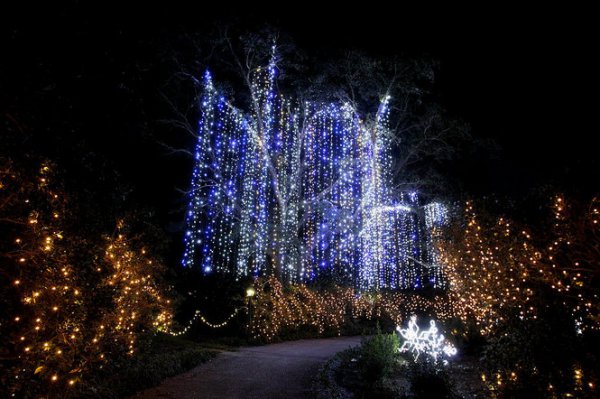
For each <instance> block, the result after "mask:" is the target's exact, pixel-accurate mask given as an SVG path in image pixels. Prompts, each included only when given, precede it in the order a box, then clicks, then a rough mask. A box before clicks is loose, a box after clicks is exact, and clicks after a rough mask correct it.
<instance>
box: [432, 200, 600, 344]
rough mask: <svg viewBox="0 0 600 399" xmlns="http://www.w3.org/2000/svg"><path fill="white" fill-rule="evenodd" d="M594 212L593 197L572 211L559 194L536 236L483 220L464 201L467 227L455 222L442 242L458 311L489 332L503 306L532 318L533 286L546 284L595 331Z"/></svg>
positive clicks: (580, 321)
mask: <svg viewBox="0 0 600 399" xmlns="http://www.w3.org/2000/svg"><path fill="white" fill-rule="evenodd" d="M599 212H600V210H599V208H598V201H597V199H593V200H592V201H591V202H590V204H589V205H588V206H587V207H586V206H579V207H577V208H576V209H575V210H574V209H572V207H571V206H570V205H568V204H567V203H566V201H565V199H564V198H563V197H562V196H556V197H555V198H554V200H553V204H552V222H551V223H550V224H549V226H548V227H547V228H546V229H544V231H543V232H538V233H537V234H534V233H533V232H532V231H531V230H530V229H529V228H525V227H517V225H516V223H515V222H512V221H509V220H507V219H506V218H497V219H496V220H489V221H486V222H485V223H482V222H481V220H480V217H478V215H477V213H476V212H475V210H474V205H473V204H472V203H471V202H468V203H467V205H466V208H465V214H464V223H465V225H466V226H465V227H464V228H461V227H460V226H459V225H458V224H457V225H455V228H456V230H455V231H454V234H453V235H452V237H453V238H452V239H451V240H446V241H441V245H440V259H441V261H442V262H443V263H444V265H445V273H446V274H447V277H448V281H449V290H450V295H451V297H452V301H453V303H454V306H455V308H456V312H457V315H459V316H460V317H461V318H462V319H463V320H467V319H470V318H472V319H474V320H476V322H477V324H478V325H479V326H480V328H481V331H482V332H483V333H488V332H490V331H491V330H493V328H494V326H495V325H497V324H498V323H499V322H501V321H502V319H503V316H502V312H501V310H503V309H516V310H517V311H518V314H519V315H520V316H521V317H523V318H528V317H533V318H535V317H537V316H536V315H537V309H536V306H538V305H536V303H538V302H539V301H537V300H536V297H537V296H538V292H537V291H539V290H546V289H547V290H553V291H554V292H555V293H556V295H558V297H559V298H561V301H562V304H563V305H564V306H567V307H568V308H569V309H570V311H571V314H572V316H573V320H574V323H575V324H576V325H577V326H578V329H580V330H585V329H586V328H593V329H597V328H598V306H597V305H596V304H597V303H598V302H597V301H598V295H599V293H598V283H597V281H598V270H599V268H598V264H599V263H598V252H597V248H598V243H599V237H600V235H599V233H598V223H599V222H598V220H599V218H598V214H599Z"/></svg>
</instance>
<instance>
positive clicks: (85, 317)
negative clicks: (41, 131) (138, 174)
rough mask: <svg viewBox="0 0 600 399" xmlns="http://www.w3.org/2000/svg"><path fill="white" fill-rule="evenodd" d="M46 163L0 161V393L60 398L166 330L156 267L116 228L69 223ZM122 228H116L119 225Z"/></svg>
mask: <svg viewBox="0 0 600 399" xmlns="http://www.w3.org/2000/svg"><path fill="white" fill-rule="evenodd" d="M54 170H55V167H54V166H53V165H51V164H49V163H43V164H42V165H41V166H40V167H39V169H38V170H27V169H26V168H19V167H18V166H17V165H16V164H15V163H13V162H12V161H11V160H8V159H0V231H1V234H2V240H1V242H0V257H1V258H2V268H1V269H0V273H1V274H2V277H3V278H2V282H1V283H0V293H1V298H2V307H1V311H0V318H1V319H0V333H1V335H2V337H3V342H2V362H1V363H0V370H1V371H2V372H1V373H0V375H1V376H2V377H1V379H2V381H1V382H2V388H0V389H2V390H6V391H7V395H8V394H15V395H16V396H20V397H33V396H37V394H38V393H40V392H45V393H47V394H48V395H50V396H58V395H63V396H68V394H69V392H72V391H73V389H75V388H76V387H77V386H78V385H79V383H80V382H81V381H82V379H84V378H85V376H86V375H88V374H89V373H90V372H91V371H92V370H94V369H95V368H97V367H103V365H105V364H107V363H108V362H109V361H114V360H116V359H119V358H121V357H123V356H125V355H126V354H130V355H131V354H133V353H134V350H135V347H136V339H137V336H138V335H139V334H141V333H144V332H147V331H155V330H160V329H167V328H168V326H169V324H170V313H171V311H170V307H171V305H170V301H169V300H168V299H167V297H166V293H165V292H164V291H165V290H164V287H163V286H162V284H161V283H160V281H161V278H160V275H161V274H162V273H163V268H162V266H160V263H159V262H157V261H155V260H153V259H152V258H151V257H150V256H149V255H147V254H146V252H145V250H144V249H143V248H142V247H141V245H140V244H139V240H138V239H127V237H126V236H125V234H124V233H125V232H124V229H119V230H123V231H119V232H118V233H117V234H116V235H115V237H105V238H102V237H99V236H95V235H94V234H91V233H87V234H86V230H85V228H82V227H81V226H80V225H79V224H80V223H78V222H79V221H75V220H73V219H72V214H71V213H70V209H71V208H72V205H71V204H70V202H69V196H68V195H67V194H66V193H65V192H64V190H63V189H62V188H61V186H60V184H59V179H58V178H56V177H55V172H54ZM119 227H122V226H119Z"/></svg>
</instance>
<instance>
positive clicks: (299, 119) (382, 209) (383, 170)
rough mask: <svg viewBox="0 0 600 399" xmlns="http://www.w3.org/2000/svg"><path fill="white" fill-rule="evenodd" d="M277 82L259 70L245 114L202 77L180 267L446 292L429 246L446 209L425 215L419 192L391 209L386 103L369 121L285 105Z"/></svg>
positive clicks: (351, 113) (342, 110) (331, 108)
mask: <svg viewBox="0 0 600 399" xmlns="http://www.w3.org/2000/svg"><path fill="white" fill-rule="evenodd" d="M276 74H277V69H276V67H275V65H274V64H270V65H269V66H268V67H266V68H259V69H257V70H256V71H254V73H253V76H252V85H251V87H250V89H251V90H250V91H251V99H250V101H249V103H250V105H249V108H248V109H249V110H248V111H244V110H241V109H239V108H236V107H234V106H233V105H232V104H231V103H230V102H228V101H227V99H226V98H224V97H223V96H222V95H221V94H220V93H219V91H218V90H217V89H216V88H215V86H214V84H213V81H212V77H211V75H210V73H206V75H205V78H204V83H203V85H204V91H203V95H202V98H201V100H200V111H201V112H200V120H199V123H198V141H197V144H196V148H195V152H194V156H195V165H194V169H193V173H192V183H191V190H190V192H189V205H188V211H187V214H186V231H185V239H184V240H185V251H184V255H183V259H182V263H183V265H184V266H185V267H200V268H202V270H203V271H204V273H214V272H218V273H232V274H234V275H235V276H236V277H237V278H241V277H243V276H247V275H253V276H265V275H275V276H277V277H278V278H279V279H280V280H281V281H282V282H290V283H297V282H310V281H314V280H316V279H323V280H324V279H333V281H334V282H336V283H345V284H352V285H354V286H355V287H357V288H358V289H360V290H372V289H384V288H391V289H414V288H420V287H422V286H425V285H429V286H434V287H441V286H442V284H443V281H442V280H443V276H442V272H441V268H440V267H439V266H438V265H437V263H436V262H435V261H436V258H435V253H434V252H435V251H433V250H432V248H431V247H432V243H433V239H432V237H433V236H432V234H434V233H435V229H434V227H435V226H439V223H441V222H440V221H439V220H438V219H439V218H440V216H439V215H441V214H442V213H443V211H442V210H440V209H442V208H443V207H441V206H439V207H441V208H439V209H438V208H435V209H437V212H438V213H435V212H434V211H433V210H432V211H426V212H425V214H426V215H427V218H424V217H421V216H420V215H422V214H423V208H422V207H420V204H419V199H418V198H417V196H416V194H402V195H401V196H400V198H395V202H394V198H392V194H391V190H390V188H389V183H390V181H391V173H390V170H391V162H392V159H391V143H390V132H389V128H388V123H389V121H388V116H389V108H388V102H389V97H386V98H384V99H383V100H382V101H381V104H380V106H379V110H378V112H377V114H376V115H375V116H374V118H372V119H369V120H365V119H364V118H361V116H360V115H359V114H358V113H357V112H356V110H355V109H354V108H353V107H352V106H351V105H350V104H348V103H318V102H304V103H302V102H299V101H294V100H293V99H288V98H286V97H284V96H283V95H281V94H280V93H278V91H277V89H276ZM425 209H428V208H425ZM431 209H433V208H431Z"/></svg>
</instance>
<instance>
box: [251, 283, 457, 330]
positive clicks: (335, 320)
mask: <svg viewBox="0 0 600 399" xmlns="http://www.w3.org/2000/svg"><path fill="white" fill-rule="evenodd" d="M255 290H256V295H255V297H254V298H255V299H254V301H253V302H252V306H251V307H250V309H249V311H250V322H249V326H248V327H249V331H250V332H251V334H252V337H253V338H254V339H257V340H260V341H267V342H268V341H272V340H274V339H275V338H276V337H277V336H279V335H280V334H281V333H282V332H285V331H299V330H305V329H306V328H312V329H314V332H315V333H316V334H318V335H323V334H325V333H329V334H338V335H339V334H341V332H342V328H343V326H344V323H345V322H346V321H347V320H348V319H355V320H356V319H367V320H375V319H379V318H387V319H390V320H392V321H393V322H394V323H396V324H400V323H402V322H403V321H404V320H406V319H408V317H410V315H412V314H428V315H431V316H435V317H437V318H438V319H440V320H447V319H449V318H451V317H452V313H453V312H452V307H451V303H450V302H449V301H448V300H443V299H441V298H431V299H429V298H425V297H423V296H419V295H417V294H410V293H400V292H379V293H362V294H358V293H356V292H355V291H354V289H353V288H344V287H336V288H333V289H329V290H324V291H320V290H315V289H311V288H309V287H307V286H305V285H301V284H298V285H288V286H284V285H283V284H282V283H281V282H279V281H278V280H277V279H276V278H275V277H271V278H268V279H264V280H263V279H259V280H257V281H256V283H255Z"/></svg>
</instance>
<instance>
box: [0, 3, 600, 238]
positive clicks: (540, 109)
mask: <svg viewBox="0 0 600 399" xmlns="http://www.w3.org/2000/svg"><path fill="white" fill-rule="evenodd" d="M201 6H202V4H201V3H200V2H198V4H196V5H195V6H194V7H192V6H190V5H186V4H181V3H173V2H165V3H163V4H162V5H159V6H152V5H148V4H143V3H140V4H136V3H130V4H129V5H128V6H126V7H125V6H123V5H115V4H110V3H104V2H103V3H101V4H100V3H98V4H97V5H96V6H93V5H92V6H90V5H84V4H83V3H81V4H80V2H64V3H62V4H61V5H43V6H42V5H41V4H36V3H29V4H25V5H22V6H20V7H19V8H18V9H17V8H15V7H12V8H6V6H5V8H4V9H3V10H2V11H1V12H0V15H1V18H2V19H1V20H0V22H1V25H2V36H1V40H2V50H1V51H2V53H1V56H0V112H1V113H2V123H3V129H4V131H7V130H10V131H12V132H13V133H14V132H17V134H21V133H23V137H24V140H25V141H27V145H29V146H30V147H33V148H36V151H39V152H41V153H43V154H45V155H47V156H49V157H51V158H53V159H56V160H57V162H58V163H59V164H60V165H61V167H63V168H65V169H69V168H71V169H77V170H78V173H79V175H77V176H78V178H79V179H82V180H86V182H85V184H88V185H89V184H92V185H93V183H90V182H93V181H94V180H95V179H98V180H99V181H104V183H105V184H109V185H110V184H112V183H110V182H111V181H112V180H111V179H103V178H100V177H99V176H95V175H94V173H96V172H95V171H103V172H98V173H115V174H116V175H118V179H119V181H121V182H125V184H126V186H127V187H128V193H129V196H130V197H131V198H132V199H133V201H134V203H138V204H140V206H147V207H148V208H149V209H154V211H155V214H156V218H157V220H158V221H159V223H161V224H162V225H163V226H166V227H168V228H169V229H171V230H173V231H175V230H177V223H180V222H181V220H182V219H183V208H182V205H183V204H184V201H182V194H181V193H180V192H178V191H177V190H176V189H177V188H180V189H186V188H187V185H188V181H189V178H190V174H191V162H190V161H189V160H187V159H186V158H184V157H181V156H178V155H167V154H166V151H165V149H164V148H163V147H161V146H160V145H159V144H158V141H164V140H166V141H169V140H172V142H173V143H177V144H179V145H184V146H191V145H193V144H192V141H191V140H190V139H188V138H185V137H180V136H178V135H181V134H182V133H181V132H177V131H175V130H173V129H172V128H170V127H169V126H168V124H165V123H164V121H165V120H168V119H172V118H173V117H174V115H173V109H172V108H171V107H170V105H169V104H168V102H167V101H166V100H165V95H166V96H167V97H169V95H167V94H166V93H168V92H169V87H170V86H169V85H170V83H171V82H172V80H173V79H174V77H175V76H176V75H177V74H178V72H180V70H178V61H177V57H178V56H180V57H181V59H180V60H183V59H184V58H186V57H193V55H194V54H195V52H196V51H197V50H198V49H193V48H190V47H189V46H190V45H189V41H188V38H189V36H190V35H197V36H200V37H202V36H206V35H208V34H209V33H210V32H212V31H213V30H214V27H215V26H218V25H219V24H220V23H221V22H220V21H226V22H227V23H230V22H234V23H236V24H237V25H238V26H242V27H247V28H248V29H257V28H258V27H261V26H262V25H263V24H264V23H270V24H273V25H274V26H276V27H279V28H280V29H281V30H282V31H284V32H287V33H288V34H289V35H290V36H291V37H292V38H293V39H294V40H295V42H296V44H297V45H298V48H300V49H302V50H303V51H305V52H306V53H309V54H314V55H318V54H325V53H330V52H336V51H341V50H343V49H359V50H363V51H366V52H368V53H370V54H372V55H375V56H376V55H396V54H400V55H406V56H426V57H431V58H433V59H436V60H438V61H439V69H438V76H437V82H438V83H437V84H436V86H435V88H434V96H435V99H436V100H437V101H439V102H441V103H442V104H443V105H444V107H445V108H446V109H447V110H448V111H449V112H450V114H451V115H453V116H454V117H457V118H460V119H463V120H464V121H466V122H467V123H469V124H470V125H471V127H472V134H473V136H474V138H475V139H477V140H479V139H492V140H493V141H494V142H495V143H496V144H497V147H498V149H497V150H494V151H487V150H486V151H484V150H481V151H477V152H474V153H473V152H470V153H468V154H465V155H464V156H463V159H462V160H461V161H460V162H457V163H456V165H455V167H454V168H453V169H452V173H454V174H455V175H456V176H457V177H458V178H459V179H460V180H461V182H462V184H463V186H462V189H464V192H465V193H467V194H469V195H473V196H481V195H489V194H492V193H495V194H498V195H502V196H508V197H511V198H519V197H522V196H525V195H528V194H529V193H530V192H532V191H535V190H537V189H539V188H540V187H545V186H548V185H550V186H551V187H552V189H553V190H561V191H567V192H569V193H572V194H574V195H581V196H587V195H590V194H594V193H596V192H597V190H598V177H599V172H598V159H597V158H598V157H597V155H596V154H597V148H598V146H597V144H596V135H597V129H596V128H595V127H594V125H592V124H591V120H592V117H593V116H594V112H595V111H596V104H597V101H596V97H597V96H598V91H597V89H596V87H595V86H596V85H595V83H596V80H597V73H598V72H597V71H598V68H597V67H598V65H597V63H596V62H593V61H592V59H593V58H594V57H595V56H596V54H595V53H597V51H598V46H597V40H594V38H595V37H596V36H597V34H598V32H596V31H597V29H596V28H595V26H594V24H592V22H593V21H592V15H593V14H592V13H591V12H590V11H589V10H584V9H581V10H576V9H568V10H567V9H559V8H556V9H547V8H538V9H531V10H525V9H523V8H496V9H493V8H492V9H488V10H482V9H464V10H457V9H436V8H434V7H430V8H423V9H412V8H407V7H402V6H401V7H400V10H399V11H390V10H388V9H386V7H385V5H384V4H383V3H373V4H364V5H363V6H362V7H360V8H356V9H354V8H348V7H339V8H338V9H336V10H335V11H327V10H325V9H324V8H323V7H321V6H319V4H318V3H317V4H309V3H305V2H298V3H287V4H286V5H285V6H286V8H288V9H293V10H294V11H293V12H286V11H277V10H275V9H273V8H267V7H261V6H257V5H255V4H253V5H251V6H250V5H246V6H242V7H240V6H237V5H235V4H233V3H231V4H230V3H226V2H223V3H222V4H219V5H217V6H216V7H217V8H216V9H215V5H214V4H212V5H211V7H212V9H209V7H206V8H202V7H201ZM201 72H202V71H198V75H200V74H201ZM191 92H192V90H191V88H190V93H191ZM184 94H185V93H184ZM184 94H182V95H181V97H180V98H184V99H185V98H189V99H190V101H191V98H192V97H191V95H190V96H188V97H185V95H184ZM179 106H180V107H181V104H179ZM187 107H191V108H193V104H187ZM0 134H1V133H0ZM169 135H171V137H165V136H169ZM88 159H89V162H88ZM84 161H85V162H84ZM82 163H85V164H86V165H87V172H86V171H85V168H81V164H82ZM90 165H91V166H90ZM106 171H109V172H106ZM82 184H84V183H83V182H82ZM98 184H99V185H100V184H102V182H100V183H98ZM105 188H106V187H105Z"/></svg>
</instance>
